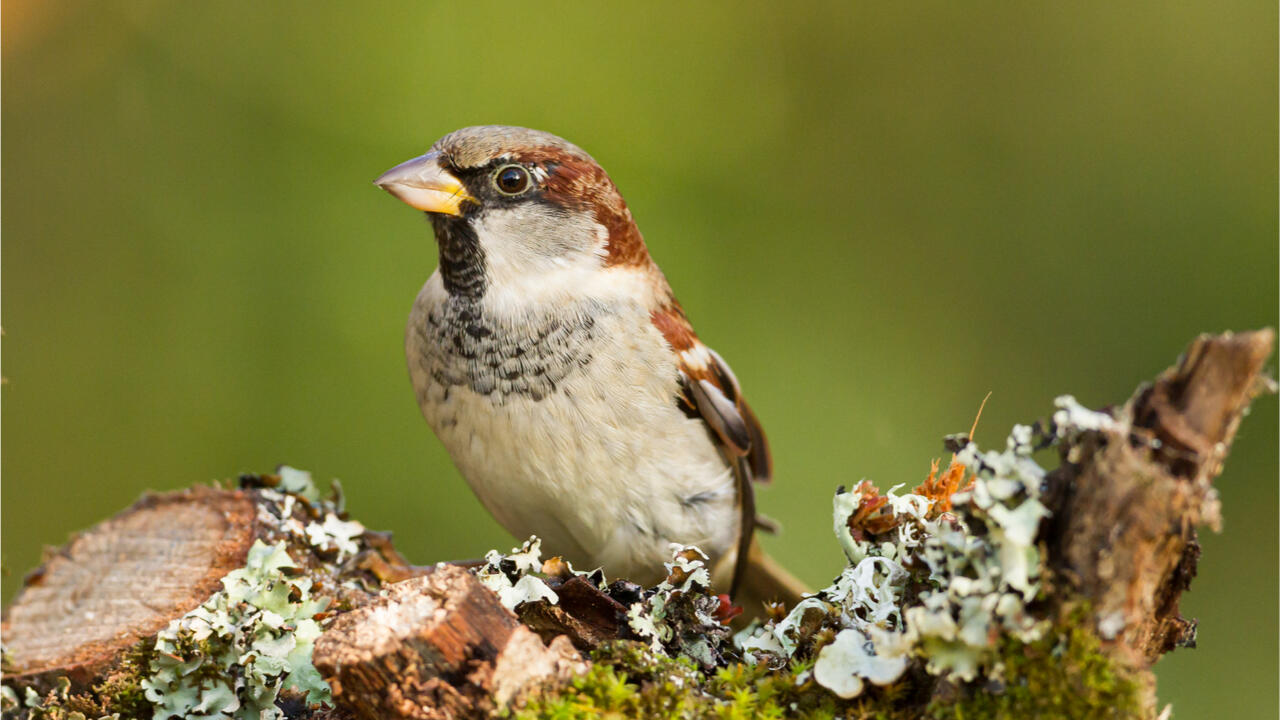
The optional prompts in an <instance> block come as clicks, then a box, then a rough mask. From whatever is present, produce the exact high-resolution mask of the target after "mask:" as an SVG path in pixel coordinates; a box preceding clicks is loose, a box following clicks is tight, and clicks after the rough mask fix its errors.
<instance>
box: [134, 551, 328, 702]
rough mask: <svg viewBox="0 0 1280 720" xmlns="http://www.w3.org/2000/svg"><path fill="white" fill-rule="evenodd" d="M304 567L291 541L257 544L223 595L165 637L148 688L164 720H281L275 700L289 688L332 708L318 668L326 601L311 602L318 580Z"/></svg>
mask: <svg viewBox="0 0 1280 720" xmlns="http://www.w3.org/2000/svg"><path fill="white" fill-rule="evenodd" d="M296 567H297V566H296V565H295V564H294V562H293V560H292V559H291V558H290V557H289V554H288V552H286V550H285V544H284V543H283V542H281V543H278V544H276V545H274V546H269V545H266V544H264V543H262V542H261V541H257V542H255V543H254V546H253V547H252V548H251V549H250V550H249V555H248V559H247V560H246V562H245V567H243V568H241V569H239V570H234V571H232V572H230V573H228V574H227V575H226V577H224V578H223V579H222V584H223V590H222V591H221V592H218V593H215V594H214V595H212V596H211V597H210V598H209V599H208V600H206V601H205V602H204V603H203V604H201V605H200V606H199V607H197V608H196V609H195V610H192V611H191V612H189V613H187V614H186V615H184V616H183V617H181V618H179V619H177V620H174V621H173V622H172V623H170V624H169V627H168V628H166V629H165V630H162V631H160V633H159V634H158V635H157V636H156V645H155V655H154V656H153V657H152V660H151V664H150V675H149V676H148V677H147V678H146V679H145V680H143V681H142V687H143V688H144V690H145V691H146V698H147V700H149V701H151V702H152V703H154V705H155V718H156V720H164V719H165V718H171V717H179V718H197V719H203V718H233V717H234V718H244V719H248V718H253V719H254V720H267V719H268V718H279V717H282V716H283V715H282V713H281V712H280V710H279V709H278V708H277V707H276V705H275V701H276V699H277V697H278V696H279V694H280V692H281V690H285V689H295V690H297V691H300V692H303V693H305V694H306V701H307V702H308V703H327V702H328V701H329V687H328V685H327V684H326V683H325V682H324V680H323V678H321V677H320V674H319V673H318V672H317V671H316V669H315V666H313V665H312V664H311V651H312V644H313V642H314V641H315V639H316V638H317V637H319V635H320V626H319V624H318V623H317V622H316V620H315V615H316V613H318V612H320V611H321V610H323V609H324V606H325V604H326V601H324V600H317V599H314V598H312V597H311V581H310V580H309V579H308V578H306V577H300V576H295V575H294V573H292V572H291V571H292V570H293V569H295V568H296Z"/></svg>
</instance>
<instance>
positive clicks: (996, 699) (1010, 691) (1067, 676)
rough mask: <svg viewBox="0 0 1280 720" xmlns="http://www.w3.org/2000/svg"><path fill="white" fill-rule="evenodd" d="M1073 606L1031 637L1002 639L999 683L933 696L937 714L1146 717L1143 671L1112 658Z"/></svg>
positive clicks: (986, 719)
mask: <svg viewBox="0 0 1280 720" xmlns="http://www.w3.org/2000/svg"><path fill="white" fill-rule="evenodd" d="M1090 626H1091V621H1090V613H1089V612H1088V609H1087V608H1086V607H1084V606H1078V607H1076V608H1075V609H1074V610H1073V611H1071V612H1070V613H1068V614H1067V615H1066V618H1065V619H1064V620H1063V621H1061V622H1059V623H1058V627H1056V628H1055V629H1054V631H1053V632H1050V633H1048V634H1047V635H1046V637H1045V638H1043V639H1041V640H1037V641H1035V642H1030V643H1023V642H1019V641H1017V640H1014V639H1011V638H1010V639H1005V640H1004V641H1003V642H1002V643H1001V646H1000V655H1001V660H1002V662H1003V664H1004V676H1003V687H1002V688H1000V689H999V690H998V691H996V692H991V691H974V690H970V691H968V692H966V693H964V694H963V695H962V696H961V697H960V698H958V699H957V700H956V701H955V702H951V703H943V702H941V701H934V702H933V703H932V704H931V705H930V706H929V708H928V711H929V717H931V718H936V719H937V720H952V719H954V720H1005V719H1010V720H1012V719H1013V718H1029V717H1036V718H1098V719H1099V720H1101V719H1105V718H1115V719H1116V720H1121V719H1128V718H1145V717H1148V716H1149V715H1150V713H1151V711H1150V709H1149V708H1148V706H1147V703H1146V698H1145V683H1144V682H1143V675H1142V674H1141V673H1138V672H1136V671H1134V670H1132V669H1130V668H1128V667H1126V666H1124V665H1123V664H1121V663H1120V662H1118V661H1116V660H1115V659H1113V658H1112V657H1111V656H1110V655H1109V654H1107V653H1106V651H1104V650H1103V648H1102V644H1101V642H1100V641H1099V640H1098V637H1097V635H1095V634H1094V633H1093V631H1092V630H1091V629H1090Z"/></svg>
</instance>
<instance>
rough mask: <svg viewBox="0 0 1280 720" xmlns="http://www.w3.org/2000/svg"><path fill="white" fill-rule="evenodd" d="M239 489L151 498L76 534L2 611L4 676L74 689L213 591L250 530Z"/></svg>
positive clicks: (249, 501)
mask: <svg viewBox="0 0 1280 720" xmlns="http://www.w3.org/2000/svg"><path fill="white" fill-rule="evenodd" d="M255 515H256V511H255V504H254V499H253V497H252V496H251V495H250V494H249V493H247V492H241V491H234V492H233V491H224V490H214V489H210V488H193V489H191V490H188V491H186V492H181V493H175V494H169V495H150V496H147V497H144V498H143V499H142V500H139V501H138V502H137V503H136V504H134V505H133V506H132V507H130V508H129V509H127V510H125V511H124V512H122V513H120V514H119V515H117V516H115V517H114V518H111V519H110V520H107V521H106V522H103V523H101V524H99V525H97V526H96V527H94V528H92V529H90V530H87V531H85V532H83V533H81V534H80V535H78V536H76V537H75V538H73V539H72V540H71V542H69V543H68V544H67V545H66V546H64V547H63V548H62V549H61V550H58V551H57V552H56V553H54V554H53V555H52V556H51V557H49V558H48V559H47V560H46V561H45V563H44V565H42V566H41V567H40V568H39V569H37V570H36V571H34V572H33V573H31V574H30V575H29V576H28V577H27V578H26V583H25V586H24V588H23V589H22V591H21V593H20V594H19V595H18V596H17V597H16V598H15V599H14V601H13V602H12V603H11V604H10V605H9V607H8V608H7V609H6V618H5V621H4V626H3V628H4V629H3V632H4V642H5V648H6V650H7V651H8V652H9V654H10V657H11V659H12V661H13V667H12V671H11V672H6V673H5V676H6V680H8V681H12V682H14V683H16V684H19V685H23V686H26V685H36V686H41V687H43V686H47V685H48V684H49V683H50V682H52V680H53V679H54V678H55V677H59V676H65V677H67V678H68V679H69V680H71V681H72V683H73V684H74V685H79V686H83V685H85V684H87V683H88V682H90V681H91V680H93V679H94V678H96V677H98V676H100V675H101V674H102V672H103V671H104V670H105V669H106V668H107V667H109V666H110V665H111V664H112V663H113V662H114V661H115V660H116V659H117V657H118V656H119V655H120V654H121V653H122V652H123V651H125V650H127V649H128V648H130V647H131V646H132V645H133V644H134V643H136V642H138V641H139V640H141V639H143V638H146V637H149V636H153V635H155V634H156V632H158V631H159V630H160V629H162V628H164V627H165V626H166V625H168V624H169V621H171V620H173V619H174V618H178V617H181V616H182V615H183V614H185V613H187V612H188V611H190V610H192V609H193V608H195V607H196V606H197V605H199V604H200V603H202V602H204V601H205V600H206V599H208V597H209V596H210V595H212V594H213V593H214V592H217V591H218V590H220V589H221V588H222V585H221V583H220V582H219V581H220V580H221V579H222V576H224V575H226V574H227V573H228V572H230V571H232V570H234V569H236V568H238V567H241V566H243V565H244V562H245V556H246V555H247V554H248V552H249V547H250V546H251V545H253V541H254V540H255V539H256V538H257V537H258V529H259V528H258V524H257V522H256V521H255Z"/></svg>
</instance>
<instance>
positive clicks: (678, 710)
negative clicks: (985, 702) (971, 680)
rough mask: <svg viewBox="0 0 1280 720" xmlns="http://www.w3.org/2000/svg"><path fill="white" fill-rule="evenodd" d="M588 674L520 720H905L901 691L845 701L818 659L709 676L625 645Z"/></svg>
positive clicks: (531, 706) (524, 711) (525, 710)
mask: <svg viewBox="0 0 1280 720" xmlns="http://www.w3.org/2000/svg"><path fill="white" fill-rule="evenodd" d="M591 659H592V662H593V665H592V667H591V669H590V670H588V671H587V673H586V674H584V675H582V676H580V677H577V678H575V679H574V680H573V682H572V683H571V684H570V685H569V686H567V687H565V688H562V689H560V690H558V691H555V692H552V693H548V694H546V695H544V696H541V697H537V698H533V699H531V700H530V701H529V702H528V703H527V704H525V705H524V706H523V707H522V708H520V709H518V710H516V711H514V713H513V715H514V717H515V718H517V719H518V720H536V719H538V718H554V719H556V720H576V719H577V718H583V719H585V718H600V717H604V718H721V719H724V720H735V719H738V718H742V719H743V720H746V719H747V718H836V717H841V718H866V719H867V720H872V719H876V720H903V719H905V718H908V717H912V715H909V714H906V713H904V712H902V711H899V710H894V709H888V710H886V709H883V708H892V707H893V706H894V705H895V703H893V702H892V701H891V700H890V699H889V697H891V696H892V693H893V692H894V688H885V689H883V690H881V691H879V692H878V693H868V696H867V697H860V698H858V699H856V700H841V699H839V698H837V697H836V696H834V695H832V694H831V693H830V692H827V691H826V690H825V689H824V688H822V687H819V686H817V685H816V684H815V683H814V682H813V680H812V678H811V672H810V671H811V668H812V661H797V662H794V663H792V664H791V665H789V666H787V667H784V668H781V669H777V670H771V669H769V668H768V667H766V666H765V665H763V664H758V665H746V664H742V663H733V664H730V665H728V666H727V667H723V668H720V669H718V670H716V671H715V672H713V673H707V674H704V673H702V672H701V671H700V670H699V669H698V667H697V665H696V664H695V663H694V662H693V661H691V660H688V659H685V658H674V659H673V658H669V657H665V656H662V655H658V654H656V653H653V652H651V651H650V650H649V649H648V648H647V647H646V646H645V645H643V644H641V643H637V642H627V641H620V642H616V643H612V644H609V645H606V646H603V647H601V648H600V649H598V650H596V651H595V652H594V653H593V654H592V658H591Z"/></svg>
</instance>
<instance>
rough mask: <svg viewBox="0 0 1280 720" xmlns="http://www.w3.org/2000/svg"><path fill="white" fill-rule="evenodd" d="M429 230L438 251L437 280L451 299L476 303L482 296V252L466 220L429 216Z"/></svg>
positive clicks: (483, 260)
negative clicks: (433, 235)
mask: <svg viewBox="0 0 1280 720" xmlns="http://www.w3.org/2000/svg"><path fill="white" fill-rule="evenodd" d="M428 217H430V218H431V228H432V229H433V230H434V231H435V234H436V245H438V246H439V248H440V277H441V279H442V280H444V289H445V290H446V291H448V293H449V294H450V295H453V296H454V297H461V298H467V299H470V300H478V299H480V298H481V297H483V296H484V291H485V286H486V281H485V277H484V263H485V259H484V250H483V249H482V248H481V247H480V238H479V237H477V236H476V231H475V228H473V227H472V226H471V223H470V222H468V220H467V218H466V217H448V216H444V215H436V214H431V215H429V216H428Z"/></svg>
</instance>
